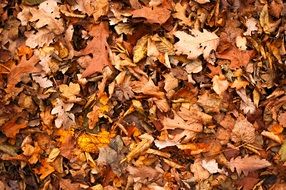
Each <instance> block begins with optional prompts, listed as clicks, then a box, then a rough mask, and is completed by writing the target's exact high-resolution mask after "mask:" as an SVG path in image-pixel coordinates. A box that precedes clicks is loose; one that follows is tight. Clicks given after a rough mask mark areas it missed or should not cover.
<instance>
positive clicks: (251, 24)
mask: <svg viewBox="0 0 286 190" xmlns="http://www.w3.org/2000/svg"><path fill="white" fill-rule="evenodd" d="M257 24H258V23H257V21H256V20H255V19H254V18H252V17H251V18H249V19H247V20H246V23H245V25H246V27H247V30H246V32H244V33H243V34H244V35H245V36H251V35H252V32H255V31H257V30H258V28H257V26H256V25H257Z"/></svg>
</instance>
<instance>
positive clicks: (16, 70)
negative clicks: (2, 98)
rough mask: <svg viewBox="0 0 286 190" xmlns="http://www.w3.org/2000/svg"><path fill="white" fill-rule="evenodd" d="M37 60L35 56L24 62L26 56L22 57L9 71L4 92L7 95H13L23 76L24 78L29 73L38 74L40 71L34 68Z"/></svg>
mask: <svg viewBox="0 0 286 190" xmlns="http://www.w3.org/2000/svg"><path fill="white" fill-rule="evenodd" d="M38 61H39V59H38V57H37V56H36V55H33V56H32V57H31V58H30V59H29V60H26V56H23V57H22V58H21V60H20V62H19V64H18V65H16V66H14V67H12V68H11V71H10V73H9V75H8V83H7V88H6V89H5V91H6V92H7V93H8V94H10V93H11V94H13V93H14V89H15V86H16V84H17V83H18V82H20V81H21V79H22V77H23V76H26V75H28V74H30V73H36V72H39V71H40V69H38V68H37V67H35V65H36V64H37V63H38Z"/></svg>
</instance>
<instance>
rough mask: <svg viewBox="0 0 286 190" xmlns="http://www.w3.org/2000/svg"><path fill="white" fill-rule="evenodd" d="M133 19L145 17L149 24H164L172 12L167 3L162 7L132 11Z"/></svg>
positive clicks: (144, 7)
mask: <svg viewBox="0 0 286 190" xmlns="http://www.w3.org/2000/svg"><path fill="white" fill-rule="evenodd" d="M131 14H133V18H138V17H143V18H146V19H147V22H149V23H152V24H153V23H158V24H164V23H165V22H166V21H167V20H168V19H169V17H170V14H171V11H170V10H169V9H168V5H167V4H166V3H164V4H163V6H160V7H146V6H143V8H141V9H137V10H133V11H131Z"/></svg>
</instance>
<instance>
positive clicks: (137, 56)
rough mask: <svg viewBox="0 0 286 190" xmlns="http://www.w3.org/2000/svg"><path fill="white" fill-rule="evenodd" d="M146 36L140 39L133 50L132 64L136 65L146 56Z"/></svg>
mask: <svg viewBox="0 0 286 190" xmlns="http://www.w3.org/2000/svg"><path fill="white" fill-rule="evenodd" d="M148 38H149V37H148V35H146V36H143V37H142V38H140V39H139V40H138V41H137V43H136V45H135V46H134V48H133V62H134V63H138V62H139V61H141V60H142V59H143V58H144V57H146V55H147V42H148Z"/></svg>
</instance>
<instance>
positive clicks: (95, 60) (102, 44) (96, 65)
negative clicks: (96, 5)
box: [76, 23, 110, 77]
mask: <svg viewBox="0 0 286 190" xmlns="http://www.w3.org/2000/svg"><path fill="white" fill-rule="evenodd" d="M89 34H90V35H91V36H93V39H92V40H91V41H90V42H89V43H88V44H87V46H86V48H85V49H83V50H82V51H81V52H78V53H77V54H76V55H78V56H81V55H89V54H92V58H91V59H88V60H85V61H87V63H85V64H86V69H85V71H84V72H83V73H82V77H88V76H90V75H92V74H94V73H96V72H101V71H102V69H103V68H104V67H105V66H107V65H110V61H109V59H108V50H107V48H108V44H107V41H106V40H107V38H108V36H109V30H108V27H107V25H106V24H105V23H100V24H98V25H94V26H93V27H92V28H91V30H90V32H89Z"/></svg>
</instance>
